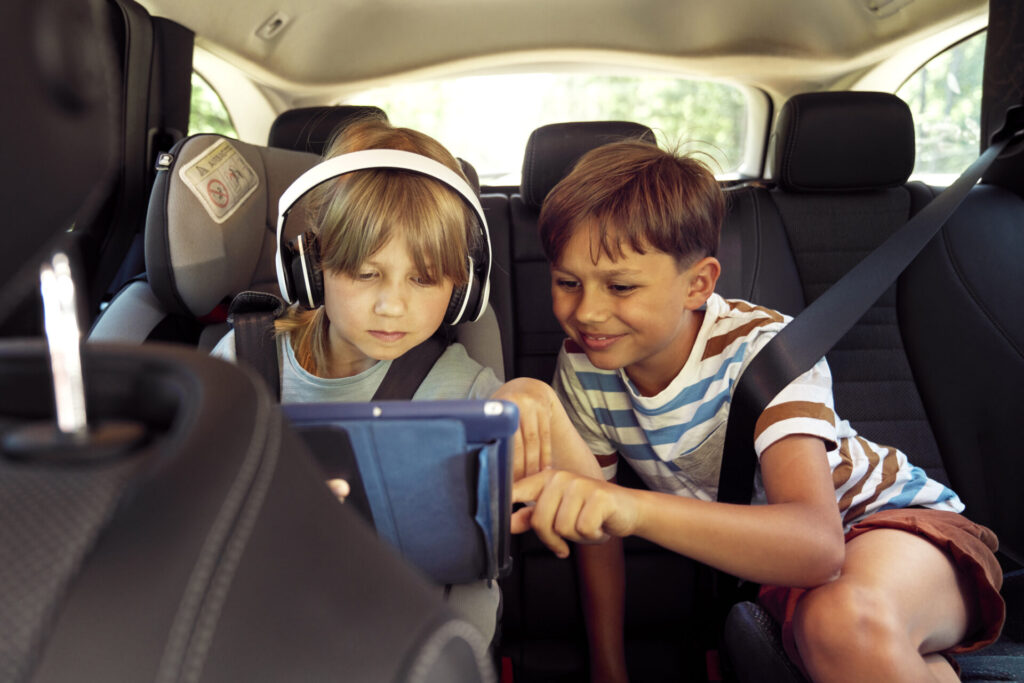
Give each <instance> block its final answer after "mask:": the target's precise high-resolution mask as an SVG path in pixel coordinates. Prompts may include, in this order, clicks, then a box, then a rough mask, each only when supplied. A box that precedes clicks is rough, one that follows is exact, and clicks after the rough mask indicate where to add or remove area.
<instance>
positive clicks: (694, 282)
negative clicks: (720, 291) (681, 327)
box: [685, 256, 722, 310]
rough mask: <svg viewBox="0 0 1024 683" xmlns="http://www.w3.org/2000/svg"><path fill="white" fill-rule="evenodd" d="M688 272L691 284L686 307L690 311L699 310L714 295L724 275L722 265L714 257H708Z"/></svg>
mask: <svg viewBox="0 0 1024 683" xmlns="http://www.w3.org/2000/svg"><path fill="white" fill-rule="evenodd" d="M686 270H687V273H688V275H689V280H690V282H689V289H688V291H687V295H686V302H685V306H686V308H688V309H690V310H697V309H698V308H700V307H701V306H703V305H704V304H705V303H706V302H707V300H708V298H710V297H711V294H712V293H714V291H715V284H717V283H718V276H719V275H721V274H722V264H721V263H719V262H718V259H716V258H715V257H714V256H706V257H704V258H702V259H701V260H699V261H697V262H696V263H694V264H693V265H692V266H690V267H689V268H687V269H686Z"/></svg>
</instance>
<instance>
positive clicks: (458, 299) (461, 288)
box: [444, 282, 473, 325]
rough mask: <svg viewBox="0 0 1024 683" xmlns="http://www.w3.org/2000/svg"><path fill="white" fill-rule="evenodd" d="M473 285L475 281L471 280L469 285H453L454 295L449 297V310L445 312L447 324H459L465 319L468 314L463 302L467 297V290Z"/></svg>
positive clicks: (445, 322)
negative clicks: (464, 309) (463, 307)
mask: <svg viewBox="0 0 1024 683" xmlns="http://www.w3.org/2000/svg"><path fill="white" fill-rule="evenodd" d="M472 285H473V283H472V282H470V283H469V284H468V285H455V286H454V287H452V296H451V298H450V299H448V310H447V311H445V313H444V324H445V325H457V324H459V323H460V322H462V320H463V319H465V317H466V316H465V313H464V311H463V309H462V302H463V301H465V299H466V291H467V290H468V289H470V288H471V287H472ZM460 314H462V315H460Z"/></svg>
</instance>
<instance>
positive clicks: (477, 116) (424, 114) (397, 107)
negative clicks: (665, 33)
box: [345, 73, 767, 185]
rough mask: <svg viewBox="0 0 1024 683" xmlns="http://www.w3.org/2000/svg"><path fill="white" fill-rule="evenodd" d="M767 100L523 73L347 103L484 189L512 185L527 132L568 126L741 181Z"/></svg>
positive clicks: (636, 80)
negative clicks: (439, 154)
mask: <svg viewBox="0 0 1024 683" xmlns="http://www.w3.org/2000/svg"><path fill="white" fill-rule="evenodd" d="M760 95H761V94H760V93H756V92H754V93H752V92H747V91H744V90H741V89H740V88H739V87H736V86H734V85H730V84H727V83H721V82H716V81H710V80H690V79H683V78H678V77H670V76H664V75H660V74H657V75H643V74H641V75H635V74H628V75H599V74H583V73H516V74H493V75H484V76H467V77H460V78H448V79H444V80H432V81H421V82H416V83H405V84H398V85H394V86H390V87H383V88H377V89H374V90H369V91H363V92H360V93H357V94H354V95H352V96H351V97H347V98H345V103H347V104H373V105H376V106H378V107H381V108H382V109H384V111H386V112H387V113H388V116H389V118H390V119H391V121H392V122H393V123H394V124H396V125H399V126H408V127H411V128H415V129H417V130H421V131H423V132H425V133H428V134H430V135H432V136H433V137H435V138H437V139H438V140H440V141H441V142H442V143H443V144H444V145H445V146H447V147H448V148H449V149H451V150H452V152H454V153H455V154H456V155H457V156H460V157H462V158H464V159H466V160H468V161H469V162H470V163H472V164H473V166H474V168H476V170H477V172H478V173H479V174H480V179H481V182H483V183H484V184H490V185H514V184H518V182H519V175H520V170H521V167H522V163H523V150H524V149H525V148H526V141H527V139H528V138H529V136H530V133H531V132H532V131H533V130H534V129H535V128H537V127H539V126H542V125H545V124H548V123H557V122H561V121H591V120H626V121H635V122H637V123H642V124H645V125H647V126H650V127H651V128H652V129H653V130H654V131H655V134H656V135H657V138H658V144H659V145H661V146H663V147H666V146H667V147H678V148H680V149H682V150H686V151H699V152H704V153H705V154H706V155H708V157H710V160H711V162H712V163H711V165H712V167H713V168H714V170H715V171H716V173H717V174H718V175H720V176H737V175H741V174H742V173H743V169H744V161H745V158H746V157H745V155H746V154H747V148H748V143H749V140H748V129H749V128H751V126H750V125H749V116H750V111H751V109H752V108H753V109H757V108H758V107H759V106H760V105H758V104H756V103H755V105H754V106H753V107H752V105H751V100H757V99H759V96H760ZM764 111H765V113H766V112H767V109H766V108H765V109H764Z"/></svg>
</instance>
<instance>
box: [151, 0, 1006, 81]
mask: <svg viewBox="0 0 1024 683" xmlns="http://www.w3.org/2000/svg"><path fill="white" fill-rule="evenodd" d="M141 4H142V5H143V6H145V7H146V9H147V10H149V12H150V13H152V14H154V15H156V16H163V17H167V18H170V19H172V20H174V21H177V22H178V23H180V24H183V25H184V26H187V27H188V28H190V29H192V30H193V31H194V32H195V33H196V44H197V46H198V47H200V48H202V49H206V50H208V51H210V52H212V53H214V54H216V55H218V56H220V57H221V58H223V59H225V60H226V61H228V62H231V63H234V64H235V65H236V66H238V67H239V68H241V69H242V70H243V71H246V72H247V73H250V74H252V75H253V76H255V78H256V79H257V80H259V81H261V82H262V83H263V84H265V85H268V86H271V87H276V88H282V89H284V90H291V91H292V92H293V93H294V92H296V90H301V89H302V88H323V87H324V86H333V87H337V86H340V85H343V84H346V83H348V84H351V83H358V82H372V81H374V80H380V79H382V78H385V77H388V76H392V75H395V74H402V73H407V72H410V71H414V70H419V69H423V68H426V67H430V66H435V65H446V64H453V63H460V62H472V60H478V62H479V63H481V64H486V63H487V61H486V60H487V58H488V57H490V58H492V62H493V63H495V64H496V63H511V62H515V61H516V60H517V59H519V60H522V59H530V58H529V57H524V55H531V54H534V53H536V54H543V55H544V58H545V59H554V58H555V56H556V55H557V53H558V51H569V52H570V53H581V52H582V53H585V52H588V51H596V52H597V53H605V54H615V55H618V56H620V57H626V58H628V57H630V56H634V57H636V58H638V59H644V60H647V62H649V63H650V64H655V63H658V61H659V60H660V61H661V62H665V63H668V64H674V63H678V64H689V63H691V62H698V63H699V62H709V61H711V62H714V65H715V72H716V73H718V74H719V75H726V76H728V75H730V72H732V73H733V74H736V75H739V74H740V73H741V72H742V71H743V70H744V69H750V68H751V67H752V66H753V65H754V64H755V63H756V64H757V66H758V69H759V70H760V71H762V72H763V73H764V74H765V75H766V77H767V78H771V71H772V69H775V70H776V71H777V72H783V71H785V70H787V69H791V68H796V67H795V65H798V64H802V65H804V67H803V68H804V69H810V71H809V72H808V73H807V74H805V80H806V76H810V77H811V78H813V77H814V69H817V70H818V71H819V72H820V75H821V78H822V80H823V81H826V80H828V79H829V78H830V77H837V76H840V75H842V74H848V73H852V72H854V71H856V70H857V69H859V68H868V67H870V66H871V65H872V64H874V63H875V62H876V61H878V60H879V59H882V58H884V57H886V56H887V55H888V54H890V53H891V52H893V51H895V50H897V49H898V48H899V47H900V46H901V45H902V44H906V43H908V42H910V41H911V40H916V39H919V38H921V37H922V34H931V33H937V32H940V31H942V30H944V29H947V28H949V27H952V26H955V25H956V24H958V23H960V22H962V21H964V20H966V19H970V18H971V17H977V16H979V15H984V13H985V11H986V8H987V0H784V1H783V0H779V1H776V2H766V1H765V0H715V1H714V2H710V1H708V0H516V1H515V2H512V1H511V0H221V1H220V2H218V3H216V5H211V4H210V3H209V2H208V0H141ZM268 22H269V23H268ZM270 24H274V25H277V26H279V28H278V29H277V31H276V33H273V35H271V36H270V37H262V36H261V35H260V33H261V31H263V30H266V28H267V27H268V26H269V25H270ZM495 57H500V62H499V61H497V60H494V59H493V58H495ZM532 59H534V60H535V61H536V60H537V59H539V57H537V56H534V57H532ZM481 60H482V61H481ZM755 60H756V62H755Z"/></svg>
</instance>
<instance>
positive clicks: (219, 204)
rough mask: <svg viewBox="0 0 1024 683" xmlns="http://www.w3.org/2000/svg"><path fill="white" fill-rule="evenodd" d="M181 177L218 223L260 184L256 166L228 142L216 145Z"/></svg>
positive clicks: (181, 170) (179, 174)
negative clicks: (250, 163)
mask: <svg viewBox="0 0 1024 683" xmlns="http://www.w3.org/2000/svg"><path fill="white" fill-rule="evenodd" d="M178 176H179V177H180V178H181V180H182V182H184V183H185V185H187V186H188V188H189V189H190V190H192V194H194V195H195V196H196V197H198V198H199V203H200V204H202V205H203V208H204V209H206V213H208V214H209V215H210V218H212V219H213V220H214V222H216V223H223V222H224V221H226V220H227V219H228V218H229V217H230V216H231V214H233V213H234V212H235V211H236V210H237V209H238V207H239V206H241V205H242V204H243V203H245V200H246V199H248V198H249V195H251V194H252V193H253V192H255V191H256V188H257V187H259V184H260V179H259V176H257V175H256V172H255V171H254V170H253V169H252V166H250V165H249V163H248V162H247V161H246V160H245V157H243V156H242V155H241V154H240V153H239V152H238V150H237V149H235V148H234V147H232V146H231V143H230V142H228V141H227V140H218V141H217V142H215V143H214V144H213V145H211V146H210V147H209V149H207V150H206V151H205V152H203V153H202V154H200V155H199V156H198V157H196V158H195V159H193V160H192V161H190V162H189V163H188V164H186V165H185V166H183V167H182V168H181V169H180V170H179V171H178Z"/></svg>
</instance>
